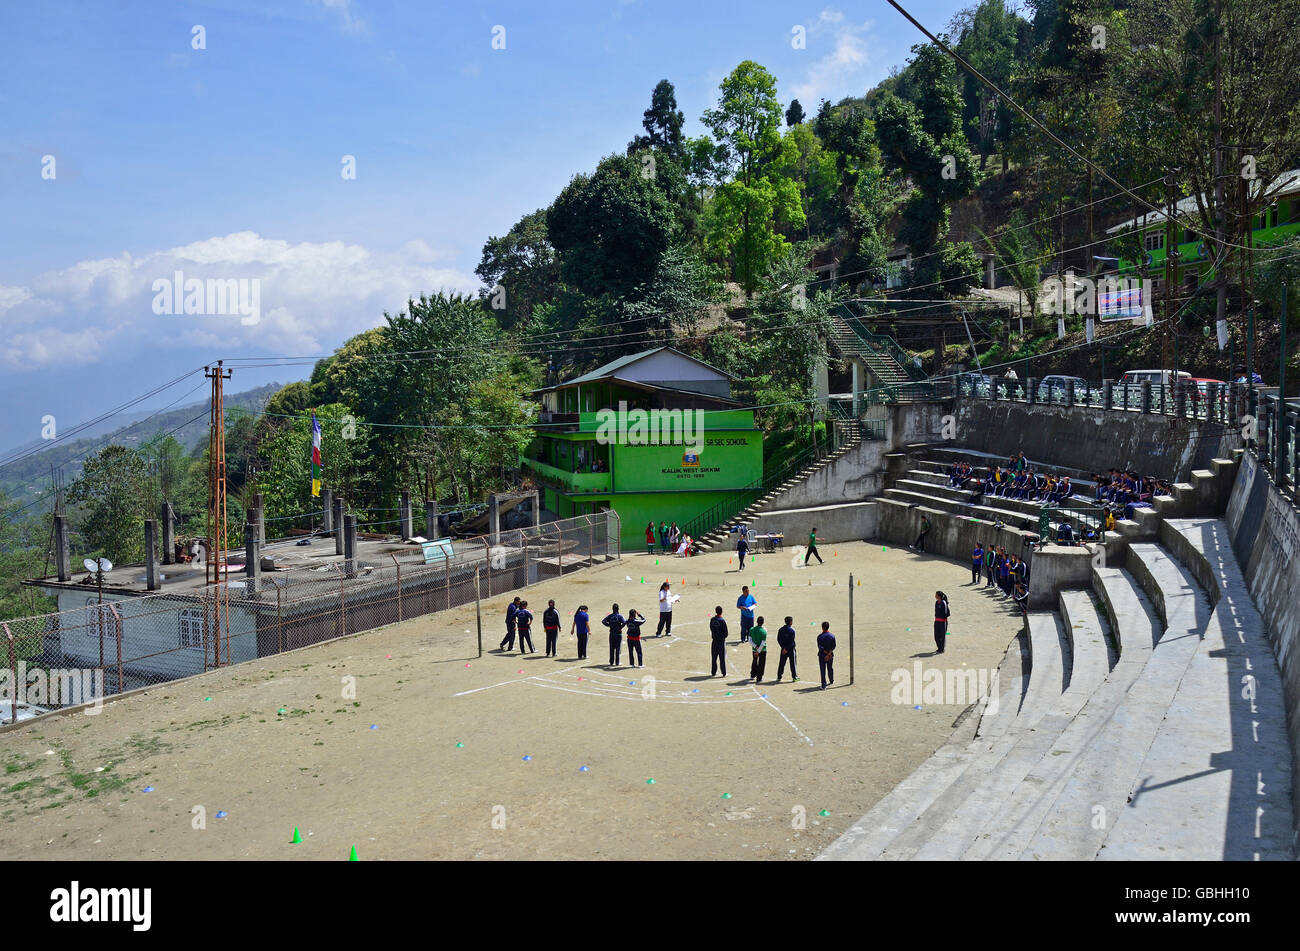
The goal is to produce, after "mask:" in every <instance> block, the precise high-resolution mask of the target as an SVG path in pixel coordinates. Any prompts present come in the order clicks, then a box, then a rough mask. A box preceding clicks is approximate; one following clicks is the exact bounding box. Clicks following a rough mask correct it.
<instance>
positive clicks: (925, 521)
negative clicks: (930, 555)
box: [911, 515, 930, 552]
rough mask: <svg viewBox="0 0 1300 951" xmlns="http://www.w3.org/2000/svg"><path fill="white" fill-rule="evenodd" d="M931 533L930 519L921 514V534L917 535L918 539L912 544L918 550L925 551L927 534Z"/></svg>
mask: <svg viewBox="0 0 1300 951" xmlns="http://www.w3.org/2000/svg"><path fill="white" fill-rule="evenodd" d="M929 534H930V519H929V517H928V516H925V515H922V516H921V534H920V535H917V536H916V541H915V542H914V543H913V544H912V545H911V547H912V548H914V549H916V550H917V551H920V552H923V551H925V536H926V535H929Z"/></svg>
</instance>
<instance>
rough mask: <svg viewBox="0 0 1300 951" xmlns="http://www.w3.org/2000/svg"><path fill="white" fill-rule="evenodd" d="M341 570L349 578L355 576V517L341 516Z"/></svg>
mask: <svg viewBox="0 0 1300 951" xmlns="http://www.w3.org/2000/svg"><path fill="white" fill-rule="evenodd" d="M343 561H344V564H343V572H344V574H346V575H347V576H348V577H349V578H355V577H356V576H357V517H356V516H355V515H345V516H343Z"/></svg>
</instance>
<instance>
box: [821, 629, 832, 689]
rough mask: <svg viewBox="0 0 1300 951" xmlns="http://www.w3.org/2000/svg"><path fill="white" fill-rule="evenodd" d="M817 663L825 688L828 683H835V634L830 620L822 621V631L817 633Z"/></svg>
mask: <svg viewBox="0 0 1300 951" xmlns="http://www.w3.org/2000/svg"><path fill="white" fill-rule="evenodd" d="M817 664H818V666H819V667H820V668H821V672H822V689H823V690H825V689H826V685H827V684H828V683H831V684H833V683H835V635H834V634H832V633H831V622H830V621H822V632H821V633H820V634H818V635H817Z"/></svg>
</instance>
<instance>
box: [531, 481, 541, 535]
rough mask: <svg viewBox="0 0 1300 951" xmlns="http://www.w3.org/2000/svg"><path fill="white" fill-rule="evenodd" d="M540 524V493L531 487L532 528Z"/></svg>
mask: <svg viewBox="0 0 1300 951" xmlns="http://www.w3.org/2000/svg"><path fill="white" fill-rule="evenodd" d="M541 524H542V493H541V492H539V491H538V490H537V489H533V528H537V527H538V526H540V525H541Z"/></svg>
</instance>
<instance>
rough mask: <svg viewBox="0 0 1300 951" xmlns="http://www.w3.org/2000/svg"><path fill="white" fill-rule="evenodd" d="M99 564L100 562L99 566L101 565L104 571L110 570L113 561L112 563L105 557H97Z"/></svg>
mask: <svg viewBox="0 0 1300 951" xmlns="http://www.w3.org/2000/svg"><path fill="white" fill-rule="evenodd" d="M99 564H100V567H102V568H103V569H104V570H105V571H112V570H113V563H112V562H111V561H109V560H108V559H107V558H101V559H99Z"/></svg>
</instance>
